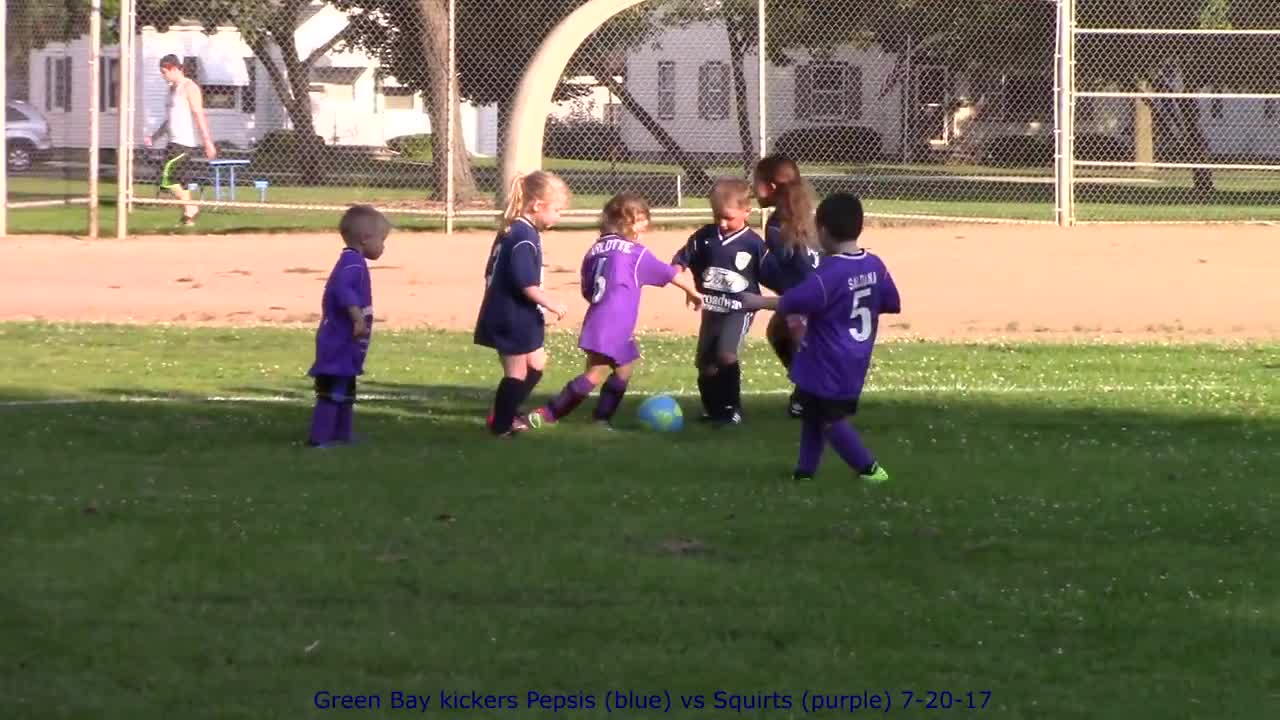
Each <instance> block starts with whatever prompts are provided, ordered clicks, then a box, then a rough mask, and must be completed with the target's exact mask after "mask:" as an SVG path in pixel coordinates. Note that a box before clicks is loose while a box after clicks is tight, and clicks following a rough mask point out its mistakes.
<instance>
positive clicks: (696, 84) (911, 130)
mask: <svg viewBox="0 0 1280 720" xmlns="http://www.w3.org/2000/svg"><path fill="white" fill-rule="evenodd" d="M788 54H789V56H790V57H791V59H792V62H791V63H789V64H787V65H785V66H778V65H774V64H767V65H766V70H765V72H766V78H765V79H766V92H767V93H768V95H767V98H766V100H767V127H766V130H767V136H768V141H769V143H770V146H773V144H774V143H775V142H776V141H777V140H778V139H779V138H780V137H782V136H783V135H784V134H785V133H787V132H788V131H791V130H795V129H803V128H820V127H824V126H825V127H836V126H840V127H862V128H867V129H869V130H872V131H874V132H875V134H876V135H877V136H878V137H879V141H880V147H879V148H878V150H879V154H880V155H881V156H883V157H886V158H893V159H902V160H910V159H912V158H911V157H909V155H908V153H910V152H913V151H914V149H918V148H919V147H920V146H921V145H924V146H926V147H932V148H933V149H934V150H938V151H943V152H945V151H947V150H948V149H953V148H957V147H965V146H968V147H973V146H976V145H980V144H982V143H984V142H986V141H987V140H989V139H991V138H994V137H1008V136H1038V137H1042V138H1046V139H1049V140H1050V141H1051V138H1052V131H1053V121H1054V116H1053V80H1052V68H1051V67H1048V66H1046V67H1045V68H1044V72H1043V73H1040V74H1034V75H1025V74H1024V75H1017V74H1010V75H1005V76H1003V77H1002V78H1000V79H999V81H998V82H995V83H993V85H992V86H991V87H984V88H981V89H976V88H970V87H968V83H967V81H966V79H965V78H964V77H961V76H960V74H959V73H953V72H952V71H951V70H950V69H949V68H947V67H946V66H944V65H941V64H938V63H930V62H929V61H928V60H927V58H925V57H923V55H924V53H922V54H921V57H917V58H912V59H911V60H912V61H911V62H906V61H905V60H906V59H905V58H903V57H900V56H899V55H897V54H893V53H888V52H885V51H883V50H882V49H880V48H876V47H869V48H856V47H852V46H842V47H837V48H834V49H833V50H832V51H831V52H830V53H829V54H827V55H824V56H821V57H817V56H814V55H812V54H810V53H809V52H807V51H804V50H795V51H790V52H789V53H788ZM729 57H730V55H729V42H728V37H727V34H726V32H725V29H724V26H723V25H722V24H721V23H719V22H714V21H707V22H699V23H692V24H689V25H687V26H684V27H679V28H671V29H668V30H666V31H664V32H663V33H662V34H661V35H659V36H658V37H657V38H656V39H654V40H652V41H650V42H646V43H645V44H643V45H642V46H640V47H637V48H635V49H633V50H632V51H631V52H630V53H629V54H628V56H627V59H626V86H627V89H628V90H629V91H630V92H631V93H632V95H634V96H635V98H636V99H637V101H638V102H640V103H641V104H642V105H643V106H644V107H645V109H646V110H647V111H648V113H649V114H650V115H651V116H652V117H653V118H654V119H655V120H656V121H657V122H658V123H660V124H661V125H662V126H663V127H664V128H666V130H667V131H668V133H670V135H671V136H672V138H673V139H674V140H675V141H676V142H677V143H679V144H680V146H681V147H682V148H684V149H685V150H686V151H688V152H691V153H706V154H715V155H721V154H734V153H738V152H741V149H742V145H741V141H740V139H739V130H738V121H737V108H736V102H735V95H734V89H733V79H732V72H731V69H730V66H729ZM743 65H744V75H745V76H746V86H747V87H746V99H747V108H748V114H749V116H750V122H751V137H752V140H753V141H754V140H755V139H756V138H757V136H758V133H759V129H758V127H757V122H758V121H757V102H758V82H757V78H758V63H757V57H756V55H755V53H754V48H752V52H750V53H748V54H747V56H746V57H745V58H744V61H743ZM1199 102H1200V105H1201V113H1200V124H1201V127H1202V129H1203V130H1204V133H1205V137H1206V139H1207V141H1208V144H1209V150H1210V153H1211V154H1214V155H1218V156H1244V157H1255V158H1280V101H1277V100H1268V101H1262V100H1201V101H1199ZM1077 108H1078V114H1077V133H1078V134H1080V133H1087V134H1093V135H1100V136H1109V137H1113V138H1115V139H1116V140H1118V141H1122V142H1132V137H1133V135H1132V133H1133V130H1132V122H1133V102H1132V101H1131V100H1092V99H1088V98H1081V99H1079V100H1078V101H1077ZM621 128H622V136H623V140H624V141H625V142H626V144H627V147H628V149H629V150H630V151H631V152H633V153H637V154H647V153H653V154H659V153H662V152H663V149H662V146H661V145H660V144H659V143H658V142H657V140H655V139H654V138H653V136H652V135H651V134H650V133H649V132H648V131H647V130H646V129H645V128H644V126H643V125H641V123H640V122H639V121H637V120H636V119H635V118H634V117H632V116H631V115H630V114H629V113H624V114H623V115H622V119H621ZM910 138H914V139H915V140H916V142H908V140H909V139H910Z"/></svg>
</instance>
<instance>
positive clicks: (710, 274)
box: [671, 178, 766, 427]
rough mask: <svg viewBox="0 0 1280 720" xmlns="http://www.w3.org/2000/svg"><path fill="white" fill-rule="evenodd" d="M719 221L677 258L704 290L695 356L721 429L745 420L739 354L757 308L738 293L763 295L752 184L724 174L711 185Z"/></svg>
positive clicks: (709, 411) (707, 409)
mask: <svg viewBox="0 0 1280 720" xmlns="http://www.w3.org/2000/svg"><path fill="white" fill-rule="evenodd" d="M711 209H712V212H714V213H715V217H716V221H715V222H714V223H713V224H710V225H706V226H704V227H702V228H701V229H699V230H698V231H697V232H696V233H694V234H693V236H692V237H690V238H689V241H688V242H687V243H686V244H685V246H684V247H683V248H681V249H680V251H679V252H677V253H676V255H675V258H674V259H672V261H671V264H672V265H678V266H680V267H682V268H689V270H691V271H692V272H693V276H694V279H695V281H696V283H697V288H698V292H700V293H702V301H703V302H702V325H701V327H700V328H699V330H698V349H697V353H696V356H695V359H694V362H695V364H696V365H697V368H698V394H699V395H701V397H702V409H703V412H704V413H705V414H704V415H703V420H706V421H710V422H713V423H715V425H716V426H717V427H724V426H727V425H738V424H740V423H741V422H742V368H741V366H740V365H739V364H738V353H739V352H741V350H742V343H743V342H744V341H745V340H746V338H747V334H748V333H749V332H750V331H751V319H752V312H751V310H750V309H749V308H745V307H743V305H742V302H741V301H740V299H739V296H740V295H741V294H742V293H744V292H746V293H759V292H760V284H759V281H758V277H759V274H760V261H761V260H762V259H763V258H764V256H765V253H766V250H765V245H764V240H762V239H761V238H760V236H759V235H757V234H756V232H755V231H754V230H752V229H751V228H749V227H747V216H748V215H750V214H751V186H750V185H749V184H747V182H746V181H745V180H740V179H737V178H721V179H719V180H717V181H716V183H715V185H714V186H713V187H712V188H711Z"/></svg>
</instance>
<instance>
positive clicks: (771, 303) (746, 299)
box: [737, 293, 782, 312]
mask: <svg viewBox="0 0 1280 720" xmlns="http://www.w3.org/2000/svg"><path fill="white" fill-rule="evenodd" d="M737 297H738V302H741V303H742V309H743V310H750V311H752V312H755V311H757V310H777V309H778V302H779V301H780V300H781V299H782V298H780V297H777V296H774V295H759V294H756V293H740V294H739V295H738V296H737Z"/></svg>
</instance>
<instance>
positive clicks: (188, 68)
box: [182, 55, 200, 82]
mask: <svg viewBox="0 0 1280 720" xmlns="http://www.w3.org/2000/svg"><path fill="white" fill-rule="evenodd" d="M182 74H183V75H186V76H187V77H189V78H191V79H192V80H195V81H196V82H200V58H198V57H193V56H191V55H188V56H186V57H184V58H182Z"/></svg>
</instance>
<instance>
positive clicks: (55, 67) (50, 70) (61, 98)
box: [44, 57, 71, 112]
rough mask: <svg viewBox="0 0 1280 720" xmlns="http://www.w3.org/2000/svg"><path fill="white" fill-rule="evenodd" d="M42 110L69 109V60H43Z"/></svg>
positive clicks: (62, 58)
mask: <svg viewBox="0 0 1280 720" xmlns="http://www.w3.org/2000/svg"><path fill="white" fill-rule="evenodd" d="M44 109H45V110H49V111H53V110H60V111H64V112H65V111H68V110H70V109H71V58H68V57H60V58H48V57H47V58H45V59H44Z"/></svg>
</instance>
